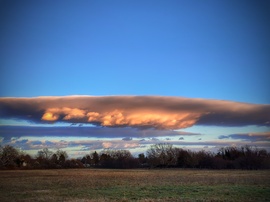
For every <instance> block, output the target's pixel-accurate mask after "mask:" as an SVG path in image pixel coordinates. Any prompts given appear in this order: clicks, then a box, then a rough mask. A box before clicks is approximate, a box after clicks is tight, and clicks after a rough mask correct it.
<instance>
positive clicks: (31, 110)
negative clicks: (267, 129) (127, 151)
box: [0, 96, 270, 129]
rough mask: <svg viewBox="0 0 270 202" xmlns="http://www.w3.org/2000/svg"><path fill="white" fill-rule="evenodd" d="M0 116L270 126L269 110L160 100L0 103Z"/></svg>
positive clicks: (139, 124) (169, 125) (163, 125)
mask: <svg viewBox="0 0 270 202" xmlns="http://www.w3.org/2000/svg"><path fill="white" fill-rule="evenodd" d="M0 117H1V118H4V119H9V118H10V119H22V120H26V121H33V122H37V123H42V122H51V123H54V122H68V123H92V124H95V125H101V126H107V127H135V128H155V129H181V128H187V127H191V126H193V125H195V124H196V125H217V126H246V125H259V126H270V105H258V104H247V103H239V102H232V101H223V100H207V99H194V98H182V97H162V96H97V97H94V96H63V97H34V98H0Z"/></svg>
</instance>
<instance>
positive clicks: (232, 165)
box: [147, 144, 270, 169]
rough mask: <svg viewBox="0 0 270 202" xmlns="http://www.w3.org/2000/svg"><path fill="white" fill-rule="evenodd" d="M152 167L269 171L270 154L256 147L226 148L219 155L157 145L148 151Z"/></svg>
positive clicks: (167, 145)
mask: <svg viewBox="0 0 270 202" xmlns="http://www.w3.org/2000/svg"><path fill="white" fill-rule="evenodd" d="M147 158H148V163H149V165H150V166H151V167H180V168H207V169H269V168H270V154H269V153H267V151H266V150H264V149H258V148H256V147H251V146H244V147H240V148H237V147H224V148H221V149H220V150H219V151H218V153H217V154H214V153H212V152H206V151H203V150H202V151H198V152H194V151H190V150H183V149H181V148H175V147H173V146H172V145H170V144H156V145H153V146H151V148H150V149H148V150H147Z"/></svg>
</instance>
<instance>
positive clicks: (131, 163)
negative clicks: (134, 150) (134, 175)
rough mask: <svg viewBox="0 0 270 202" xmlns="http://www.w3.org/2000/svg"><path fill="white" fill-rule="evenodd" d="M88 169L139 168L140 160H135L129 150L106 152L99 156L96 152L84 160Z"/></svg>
mask: <svg viewBox="0 0 270 202" xmlns="http://www.w3.org/2000/svg"><path fill="white" fill-rule="evenodd" d="M81 161H82V163H83V164H84V165H85V166H86V167H97V168H120V169H121V168H137V167H139V161H138V159H136V158H134V157H133V156H132V154H131V153H130V151H128V150H104V151H102V152H100V154H98V153H97V152H96V151H95V152H93V153H91V154H90V155H86V156H84V157H83V158H82V160H81Z"/></svg>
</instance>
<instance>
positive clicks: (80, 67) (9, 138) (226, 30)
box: [0, 0, 270, 157]
mask: <svg viewBox="0 0 270 202" xmlns="http://www.w3.org/2000/svg"><path fill="white" fill-rule="evenodd" d="M269 19H270V3H269V1H266V0H262V1H253V0H246V1H244V0H236V1H235V0H234V1H233V0H228V1H214V0H206V1H199V0H190V1H184V0H178V1H173V0H166V1H165V0H155V1H153V0H146V1H145V0H144V1H142V0H136V1H135V0H130V1H118V0H115V1H109V0H104V1H93V0H88V1H84V0H80V1H71V0H65V1H62V0H59V1H52V0H49V1H44V0H40V1H35V0H24V1H20V0H2V1H0V86H1V87H0V144H1V145H6V144H10V145H13V146H15V147H17V148H21V149H22V150H24V151H26V152H28V153H31V154H35V153H36V152H37V151H38V150H39V149H42V148H46V147H48V148H49V149H52V150H56V149H62V150H65V151H67V152H68V153H69V154H70V156H71V157H78V156H81V155H85V154H87V153H89V152H91V151H94V150H97V151H102V149H107V148H111V149H128V150H130V151H131V152H132V153H133V154H138V153H140V152H145V151H146V150H147V148H149V145H151V144H156V143H160V142H165V143H171V144H173V145H175V146H179V147H182V148H187V149H204V150H209V151H217V150H218V149H219V148H220V147H225V146H242V145H246V144H248V145H252V146H257V147H260V148H265V149H267V150H268V151H270V111H269V108H270V94H269V87H270V81H269V75H270V68H269V65H270V57H269V56H270V39H269V36H270V23H269Z"/></svg>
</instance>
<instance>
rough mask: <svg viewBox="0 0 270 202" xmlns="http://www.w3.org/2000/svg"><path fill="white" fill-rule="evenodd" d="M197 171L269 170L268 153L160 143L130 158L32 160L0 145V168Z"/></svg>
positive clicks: (123, 153) (52, 156)
mask: <svg viewBox="0 0 270 202" xmlns="http://www.w3.org/2000/svg"><path fill="white" fill-rule="evenodd" d="M84 167H94V168H114V169H116V168H117V169H129V168H170V167H175V168H197V169H270V153H268V152H267V151H266V150H264V149H258V148H256V147H251V146H244V147H224V148H221V149H219V150H218V152H217V153H216V154H215V153H212V152H207V151H204V150H201V151H197V152H196V151H190V150H185V149H182V148H177V147H174V146H173V145H171V144H166V143H160V144H155V145H152V146H151V147H150V148H149V149H148V150H147V151H146V154H144V153H141V154H139V155H138V157H134V156H132V154H131V153H130V151H128V150H110V149H106V150H103V151H101V152H99V153H97V152H96V151H94V152H91V153H89V154H87V155H85V156H84V157H83V158H81V159H69V158H68V154H67V152H66V151H63V150H57V151H56V152H53V151H51V150H49V149H48V148H44V149H42V150H40V151H38V152H37V155H36V156H35V157H34V158H33V157H31V156H30V155H28V154H25V153H24V152H22V151H20V150H18V149H16V148H14V147H12V146H10V145H6V146H0V169H56V168H84Z"/></svg>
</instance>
